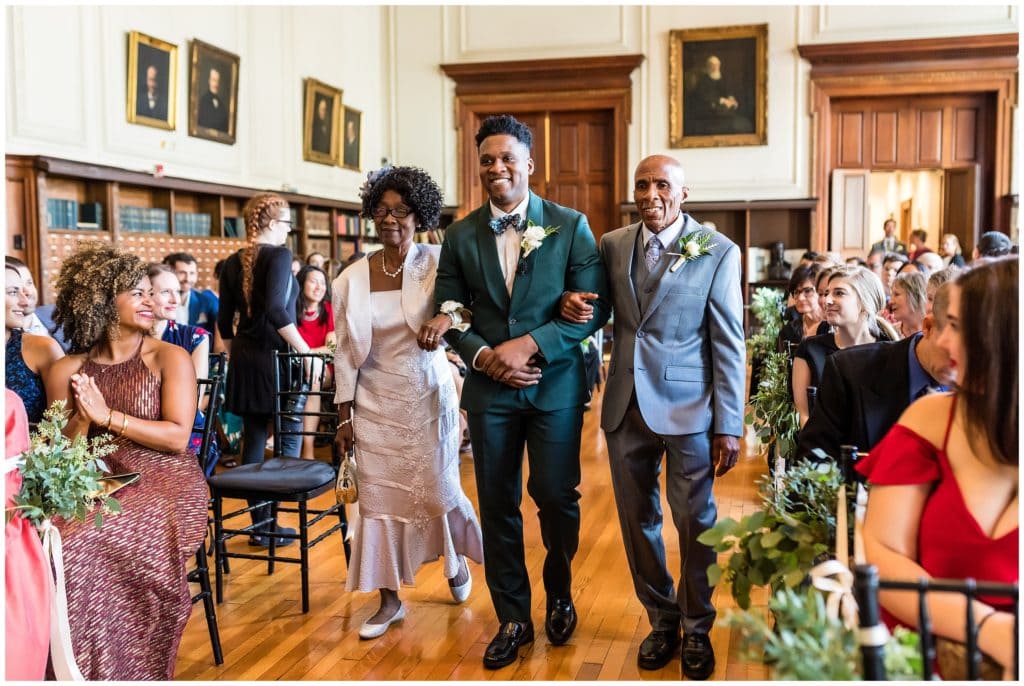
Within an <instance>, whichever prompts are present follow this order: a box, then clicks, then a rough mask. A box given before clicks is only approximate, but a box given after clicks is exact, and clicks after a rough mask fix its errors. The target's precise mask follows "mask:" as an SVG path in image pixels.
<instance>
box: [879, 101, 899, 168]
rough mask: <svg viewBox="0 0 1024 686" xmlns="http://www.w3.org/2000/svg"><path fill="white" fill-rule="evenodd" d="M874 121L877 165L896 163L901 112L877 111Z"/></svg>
mask: <svg viewBox="0 0 1024 686" xmlns="http://www.w3.org/2000/svg"><path fill="white" fill-rule="evenodd" d="M874 122H875V126H874V131H873V134H874V136H873V137H874V146H873V147H874V153H875V154H874V163H875V165H876V166H889V165H895V164H896V139H897V131H898V129H899V127H898V122H899V113H898V112H896V111H891V112H875V113H874Z"/></svg>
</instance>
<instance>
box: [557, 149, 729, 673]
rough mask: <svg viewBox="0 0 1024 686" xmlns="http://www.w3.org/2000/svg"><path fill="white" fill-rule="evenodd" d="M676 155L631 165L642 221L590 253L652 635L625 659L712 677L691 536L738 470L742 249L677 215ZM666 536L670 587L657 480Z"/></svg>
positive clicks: (611, 424) (613, 456) (604, 418)
mask: <svg viewBox="0 0 1024 686" xmlns="http://www.w3.org/2000/svg"><path fill="white" fill-rule="evenodd" d="M687 195H688V191H687V188H686V178H685V174H684V173H683V168H682V166H681V165H680V164H679V161H678V160H676V159H675V158H672V157H668V156H666V155H651V156H650V157H647V158H645V159H643V160H641V162H640V164H639V165H638V166H637V168H636V172H635V174H634V177H633V199H634V201H635V202H636V208H637V212H638V213H639V215H640V221H638V222H636V223H635V224H631V225H629V226H626V227H623V228H621V229H616V230H615V231H612V232H610V233H606V234H605V235H604V236H603V237H602V238H601V258H602V260H603V261H604V265H605V269H606V270H607V271H608V281H609V290H610V291H611V300H612V306H613V308H614V310H615V331H614V335H613V337H612V354H611V366H610V369H609V372H608V381H607V383H606V386H605V393H604V401H603V403H604V406H603V408H602V411H601V428H602V429H604V432H605V439H606V442H607V444H608V465H609V468H610V469H611V474H612V487H613V489H614V491H615V506H616V509H617V510H618V513H619V525H620V527H621V529H622V540H623V543H624V544H625V547H626V558H627V560H628V561H629V570H630V573H631V574H632V576H633V588H634V589H635V591H636V594H637V597H638V598H639V599H640V602H641V604H643V606H644V609H645V610H646V611H647V617H648V620H649V621H650V623H651V632H650V634H649V635H648V636H647V637H646V638H645V639H644V640H643V641H642V642H641V643H640V647H639V650H638V652H637V664H638V665H639V666H640V668H642V669H652V670H653V669H661V668H662V667H664V666H665V665H666V664H667V663H668V662H669V661H670V660H671V659H672V658H673V657H674V656H675V655H676V654H677V653H678V652H679V644H680V640H679V632H680V628H682V630H683V634H684V637H683V641H682V643H683V648H682V660H681V671H682V674H683V676H685V677H687V678H688V679H707V678H708V677H710V676H711V675H712V674H713V673H714V670H715V653H714V649H713V648H712V645H711V639H710V637H709V634H710V631H711V627H712V625H713V624H714V621H715V607H714V605H712V603H711V587H710V585H709V584H708V574H707V569H708V566H709V565H710V564H712V563H713V562H714V561H715V552H714V551H713V550H712V549H711V548H709V547H708V546H706V545H704V544H702V543H700V542H699V541H698V540H697V537H698V536H700V535H701V534H702V533H703V532H704V531H706V530H707V529H709V528H711V527H712V526H713V525H714V523H715V518H716V516H717V509H716V506H715V499H714V496H713V495H712V490H711V487H712V484H713V482H714V478H715V476H722V475H723V474H725V473H726V472H727V471H729V469H731V468H732V466H733V465H734V464H736V458H737V456H738V454H739V437H740V436H741V435H743V386H744V381H745V378H746V373H745V365H746V351H745V348H744V345H743V296H742V291H741V288H740V251H739V248H738V247H737V246H736V244H735V243H733V242H732V241H730V240H729V239H728V238H726V237H725V236H724V235H722V234H720V233H712V232H710V231H708V229H706V228H705V227H703V226H701V224H699V223H698V222H697V221H696V220H695V219H693V217H691V216H690V215H688V214H687V213H686V212H684V211H683V203H684V202H685V201H686V197H687ZM588 297H591V296H590V295H588V294H581V293H572V294H567V295H566V296H565V298H564V300H565V303H566V304H565V305H564V306H563V316H565V317H566V318H567V319H568V320H569V321H586V317H587V316H588V315H589V314H590V311H589V309H588V308H587V307H585V305H584V303H583V300H585V299H586V298H588ZM662 463H664V464H665V490H666V495H667V499H668V503H669V507H670V508H671V511H672V519H673V522H674V524H675V530H676V533H677V535H678V539H677V541H678V543H679V558H680V566H681V570H680V577H681V578H680V579H679V587H678V592H677V590H676V586H675V582H674V580H673V578H672V573H671V572H670V571H669V569H668V564H667V559H666V555H665V542H664V538H663V536H662V514H661V489H660V484H659V475H660V474H661V471H662Z"/></svg>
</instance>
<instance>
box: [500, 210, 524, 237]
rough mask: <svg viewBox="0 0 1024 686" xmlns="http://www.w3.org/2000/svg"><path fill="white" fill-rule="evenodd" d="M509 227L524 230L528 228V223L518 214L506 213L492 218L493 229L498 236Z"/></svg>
mask: <svg viewBox="0 0 1024 686" xmlns="http://www.w3.org/2000/svg"><path fill="white" fill-rule="evenodd" d="M509 227H512V228H513V229H515V230H516V231H522V230H523V229H525V228H526V224H525V222H523V221H522V217H520V216H519V215H518V214H506V215H505V216H503V217H495V218H494V219H492V220H491V231H493V232H494V234H495V235H496V236H500V235H501V234H503V233H505V229H507V228H509Z"/></svg>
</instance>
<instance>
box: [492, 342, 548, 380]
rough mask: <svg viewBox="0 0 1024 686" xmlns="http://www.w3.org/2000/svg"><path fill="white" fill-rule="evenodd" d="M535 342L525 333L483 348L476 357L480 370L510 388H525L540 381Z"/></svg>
mask: <svg viewBox="0 0 1024 686" xmlns="http://www.w3.org/2000/svg"><path fill="white" fill-rule="evenodd" d="M537 352H538V348H537V342H536V341H534V340H533V336H531V335H529V334H526V335H524V336H520V337H518V338H513V339H511V340H507V341H505V342H504V343H501V344H499V345H496V346H495V347H494V348H484V349H483V350H482V351H481V352H480V356H479V357H478V358H477V363H478V365H479V367H480V371H481V372H483V373H484V374H486V375H487V376H489V377H491V378H492V379H494V380H495V381H498V382H499V383H503V384H505V385H506V386H511V387H512V388H526V387H527V386H536V385H537V384H538V383H540V378H541V371H540V367H537V366H536V364H537V358H536V354H537Z"/></svg>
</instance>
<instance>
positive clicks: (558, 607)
mask: <svg viewBox="0 0 1024 686" xmlns="http://www.w3.org/2000/svg"><path fill="white" fill-rule="evenodd" d="M575 629H576V608H575V607H573V604H572V598H559V599H558V600H552V601H551V602H550V603H548V615H547V617H545V618H544V631H545V633H547V635H548V640H549V641H551V645H555V646H560V645H562V644H563V643H565V642H566V641H568V640H569V637H570V636H572V632H573V631H574V630H575Z"/></svg>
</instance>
